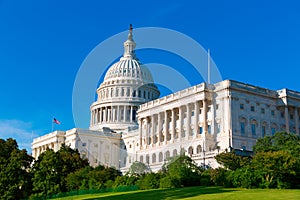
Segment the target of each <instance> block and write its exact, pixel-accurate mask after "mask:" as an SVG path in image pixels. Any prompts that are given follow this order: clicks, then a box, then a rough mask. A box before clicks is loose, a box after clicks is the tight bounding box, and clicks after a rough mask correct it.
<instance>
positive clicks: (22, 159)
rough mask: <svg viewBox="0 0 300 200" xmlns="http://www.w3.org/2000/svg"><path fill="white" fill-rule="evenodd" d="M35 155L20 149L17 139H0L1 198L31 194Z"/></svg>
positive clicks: (16, 197) (14, 197)
mask: <svg viewBox="0 0 300 200" xmlns="http://www.w3.org/2000/svg"><path fill="white" fill-rule="evenodd" d="M32 161H33V157H31V156H30V155H28V154H27V151H26V150H25V149H23V150H19V149H18V144H17V142H16V140H14V139H12V138H9V139H7V140H6V141H5V140H3V139H0V198H1V199H21V198H26V197H28V196H29V194H30V191H31V187H32V183H31V176H30V173H29V169H30V165H31V163H32Z"/></svg>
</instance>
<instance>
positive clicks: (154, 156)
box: [152, 153, 156, 163]
mask: <svg viewBox="0 0 300 200" xmlns="http://www.w3.org/2000/svg"><path fill="white" fill-rule="evenodd" d="M152 163H156V154H155V153H154V154H152Z"/></svg>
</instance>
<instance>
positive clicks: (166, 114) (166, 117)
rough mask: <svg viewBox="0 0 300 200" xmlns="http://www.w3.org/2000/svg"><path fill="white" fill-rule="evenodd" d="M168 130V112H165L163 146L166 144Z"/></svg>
mask: <svg viewBox="0 0 300 200" xmlns="http://www.w3.org/2000/svg"><path fill="white" fill-rule="evenodd" d="M168 129H169V126H168V112H167V111H166V110H165V127H164V132H165V134H164V144H166V143H167V136H168Z"/></svg>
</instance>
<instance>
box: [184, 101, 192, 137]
mask: <svg viewBox="0 0 300 200" xmlns="http://www.w3.org/2000/svg"><path fill="white" fill-rule="evenodd" d="M190 134H191V110H190V105H189V104H187V105H186V136H185V137H186V138H188V137H189V136H190Z"/></svg>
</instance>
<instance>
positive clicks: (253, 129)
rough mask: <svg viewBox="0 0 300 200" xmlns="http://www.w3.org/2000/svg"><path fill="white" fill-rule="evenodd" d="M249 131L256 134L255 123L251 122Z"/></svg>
mask: <svg viewBox="0 0 300 200" xmlns="http://www.w3.org/2000/svg"><path fill="white" fill-rule="evenodd" d="M251 131H252V135H256V125H255V124H251Z"/></svg>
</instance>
